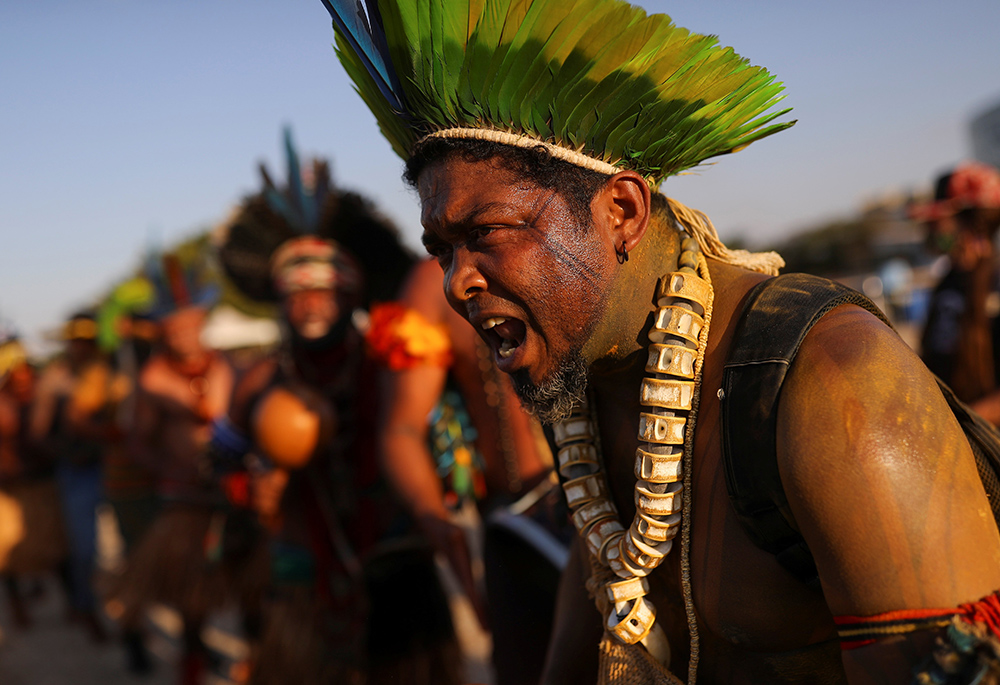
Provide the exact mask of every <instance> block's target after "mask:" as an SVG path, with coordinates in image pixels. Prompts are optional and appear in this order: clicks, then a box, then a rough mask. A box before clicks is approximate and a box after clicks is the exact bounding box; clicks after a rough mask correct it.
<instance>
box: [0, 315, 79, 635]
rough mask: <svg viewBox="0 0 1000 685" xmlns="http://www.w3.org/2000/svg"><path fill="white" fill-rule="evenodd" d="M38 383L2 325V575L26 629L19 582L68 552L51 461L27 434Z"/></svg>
mask: <svg viewBox="0 0 1000 685" xmlns="http://www.w3.org/2000/svg"><path fill="white" fill-rule="evenodd" d="M35 383H36V379H35V372H34V370H33V369H32V368H31V365H30V364H29V363H28V356H27V354H26V352H25V350H24V347H23V346H22V345H21V343H20V341H19V340H18V338H17V336H16V335H14V334H13V332H12V331H10V330H7V329H2V330H0V578H2V579H3V584H4V586H5V588H6V590H7V597H8V600H9V602H10V607H11V613H12V614H13V618H14V623H15V625H16V626H18V627H22V628H23V627H27V626H28V625H30V622H31V621H30V616H29V612H28V608H27V606H26V601H25V599H26V598H25V597H24V595H23V592H22V587H21V583H20V582H19V581H21V580H22V579H24V578H25V577H28V576H32V575H35V574H38V573H42V572H47V571H53V570H57V569H58V568H59V567H60V566H61V565H63V564H65V561H66V554H67V549H66V539H65V531H64V526H63V520H62V511H61V506H60V503H59V495H58V491H57V489H56V485H55V480H54V478H53V474H52V464H51V463H48V461H47V460H46V459H45V458H44V455H42V454H40V453H39V452H38V451H37V450H35V449H33V445H32V443H31V441H30V440H29V439H28V423H29V421H30V415H31V404H32V401H33V400H34V396H35Z"/></svg>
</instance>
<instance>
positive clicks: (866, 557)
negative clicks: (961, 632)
mask: <svg viewBox="0 0 1000 685" xmlns="http://www.w3.org/2000/svg"><path fill="white" fill-rule="evenodd" d="M778 462H779V467H780V470H781V477H782V482H783V484H784V485H785V490H786V493H787V495H788V499H789V504H790V506H791V508H792V511H793V513H794V515H795V518H796V520H797V521H798V523H799V525H800V527H801V529H802V534H803V535H804V537H805V538H806V541H807V542H808V543H809V547H810V549H811V550H812V552H813V555H814V557H815V559H816V564H817V568H818V569H819V575H820V580H821V582H822V586H823V592H824V595H825V597H826V600H827V603H828V605H829V607H830V609H831V611H832V613H833V614H834V615H841V616H843V615H851V616H871V615H874V614H879V613H884V612H887V611H897V610H912V609H921V608H947V607H955V606H957V605H958V604H960V603H963V602H970V601H975V600H977V599H979V598H981V597H983V596H984V595H987V594H989V593H991V592H993V591H994V590H997V589H998V588H1000V535H998V533H997V529H996V525H995V524H994V521H993V517H992V514H991V511H990V508H989V503H988V501H987V499H986V495H985V492H984V490H983V487H982V484H981V482H980V480H979V476H978V473H977V471H976V467H975V463H974V460H973V457H972V453H971V451H970V449H969V446H968V443H967V442H966V440H965V436H964V434H963V433H962V431H961V429H960V427H959V426H958V424H957V422H956V421H955V420H954V418H953V416H952V414H951V412H950V410H949V409H948V406H947V404H946V403H945V401H944V399H943V398H942V397H941V395H940V393H939V392H938V391H937V388H936V385H935V382H934V380H933V378H932V377H931V375H930V374H929V372H927V370H926V368H924V366H923V365H922V364H921V363H920V362H919V361H918V360H917V358H916V357H915V356H914V355H913V354H912V352H911V351H910V350H909V349H908V348H907V347H906V346H905V345H904V344H903V343H902V341H900V340H899V339H898V337H897V336H896V335H895V334H893V333H892V332H891V331H890V330H889V329H888V328H886V327H885V326H883V325H882V324H880V323H879V322H877V320H876V319H875V318H874V317H873V316H871V315H870V314H868V313H866V312H863V311H862V310H860V309H858V308H854V307H844V308H841V309H839V310H837V311H835V312H833V313H832V314H830V315H828V316H827V317H825V318H824V319H823V320H822V321H821V322H820V323H819V324H818V325H817V326H816V328H814V329H813V331H812V332H811V333H810V335H809V336H808V337H807V339H806V342H805V343H804V344H803V346H802V349H801V351H800V353H799V356H798V358H797V360H796V363H795V365H794V366H793V367H792V370H791V372H790V374H789V376H788V380H787V381H786V383H785V387H784V390H783V394H782V398H781V404H780V406H779V421H778ZM930 644H931V636H930V635H928V634H927V633H926V632H924V633H912V634H909V635H906V636H899V637H894V638H889V639H884V640H879V641H878V642H876V643H875V644H872V645H869V646H866V647H861V648H858V649H854V650H850V651H847V652H845V653H844V665H845V668H846V670H847V673H848V677H849V679H850V682H851V683H882V682H885V683H890V682H908V681H909V679H910V678H911V677H912V675H911V669H912V667H913V666H914V665H915V664H917V663H919V662H920V661H921V660H922V659H923V658H924V657H925V656H927V655H928V654H929V650H930Z"/></svg>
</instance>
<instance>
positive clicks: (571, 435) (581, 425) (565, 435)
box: [552, 416, 594, 447]
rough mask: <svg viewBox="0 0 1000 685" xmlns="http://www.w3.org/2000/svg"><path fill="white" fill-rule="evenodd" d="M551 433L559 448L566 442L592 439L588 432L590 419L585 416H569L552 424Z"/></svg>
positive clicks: (589, 431) (591, 434)
mask: <svg viewBox="0 0 1000 685" xmlns="http://www.w3.org/2000/svg"><path fill="white" fill-rule="evenodd" d="M552 433H553V435H554V437H555V439H556V444H557V445H559V446H560V447H562V446H563V445H565V444H566V443H568V442H576V441H582V440H591V439H593V437H594V434H593V433H592V432H591V430H590V419H588V418H587V417H586V416H571V417H569V418H568V419H566V420H565V421H560V422H558V423H556V424H553V426H552Z"/></svg>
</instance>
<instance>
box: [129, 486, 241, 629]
mask: <svg viewBox="0 0 1000 685" xmlns="http://www.w3.org/2000/svg"><path fill="white" fill-rule="evenodd" d="M224 524H225V513H224V512H222V511H221V510H219V509H218V508H215V507H211V506H207V505H196V504H180V503H170V504H168V505H166V506H165V508H164V509H163V511H162V512H161V513H160V514H159V516H157V518H156V520H155V521H154V522H153V524H152V525H151V526H150V527H149V529H148V530H147V531H146V533H145V535H143V536H142V539H141V540H140V542H139V544H138V545H137V546H136V548H135V550H134V551H133V552H132V553H131V554H130V555H129V558H128V562H127V564H126V567H125V570H124V572H123V573H122V575H121V577H120V579H119V580H118V582H117V583H116V584H115V587H114V588H113V590H112V592H111V599H110V601H109V607H113V609H112V610H111V611H110V613H112V614H117V616H115V617H116V618H119V619H120V620H121V622H122V623H123V624H124V625H126V626H133V625H136V623H137V621H138V620H139V617H140V615H141V613H142V611H143V610H144V609H145V608H146V607H147V606H148V605H149V604H151V603H154V602H155V603H159V604H165V605H167V606H169V607H171V608H173V609H176V610H177V611H178V612H180V614H181V616H182V617H183V618H184V619H185V620H186V621H192V622H196V621H201V620H204V618H205V617H206V616H207V615H208V613H209V612H211V611H213V610H216V609H219V608H221V607H222V606H223V605H224V604H225V603H226V602H227V601H228V600H229V599H230V598H231V597H232V595H231V593H230V591H229V583H228V582H227V578H226V575H225V573H224V569H223V565H222V563H221V559H212V558H210V553H211V552H212V549H213V546H214V539H216V538H218V537H219V536H220V535H221V532H222V530H223V528H224Z"/></svg>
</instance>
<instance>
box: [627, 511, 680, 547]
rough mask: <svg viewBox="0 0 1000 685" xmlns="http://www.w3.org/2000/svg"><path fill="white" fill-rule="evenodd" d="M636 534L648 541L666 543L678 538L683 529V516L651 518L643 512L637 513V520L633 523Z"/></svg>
mask: <svg viewBox="0 0 1000 685" xmlns="http://www.w3.org/2000/svg"><path fill="white" fill-rule="evenodd" d="M632 525H633V526H635V529H636V532H638V533H639V535H641V536H642V537H643V538H645V539H646V540H651V541H652V542H666V541H667V540H672V539H673V538H674V537H676V536H677V533H678V532H679V531H680V529H681V515H680V514H673V515H671V516H664V517H659V516H650V515H649V514H646V513H645V512H642V511H636V518H635V519H634V520H633V521H632Z"/></svg>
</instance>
